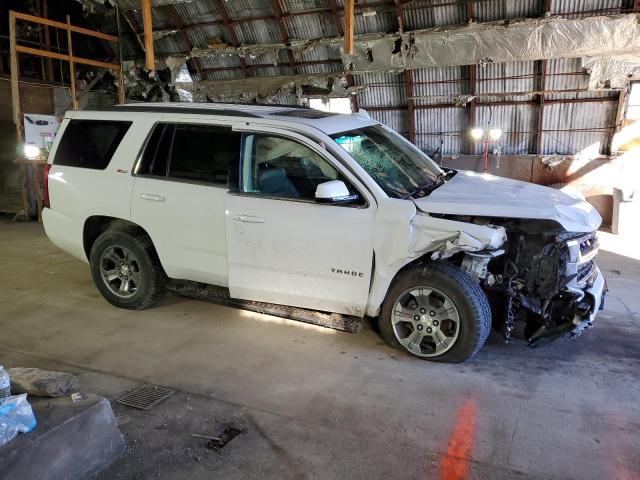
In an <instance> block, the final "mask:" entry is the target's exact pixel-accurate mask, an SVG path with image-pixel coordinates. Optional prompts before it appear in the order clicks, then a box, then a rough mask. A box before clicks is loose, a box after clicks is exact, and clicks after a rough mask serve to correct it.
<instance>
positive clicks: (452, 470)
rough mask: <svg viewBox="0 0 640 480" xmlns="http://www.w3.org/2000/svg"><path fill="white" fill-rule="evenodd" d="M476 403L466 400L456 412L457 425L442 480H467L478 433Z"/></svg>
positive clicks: (452, 435) (443, 461) (441, 473)
mask: <svg viewBox="0 0 640 480" xmlns="http://www.w3.org/2000/svg"><path fill="white" fill-rule="evenodd" d="M476 410H477V408H476V402H475V401H474V400H466V401H465V402H464V403H463V404H462V406H461V407H460V408H459V409H458V411H457V412H456V424H455V427H454V428H453V432H452V433H451V437H450V438H449V443H448V445H447V452H446V453H445V456H444V458H443V460H442V467H441V469H440V478H441V480H467V479H468V478H469V461H470V460H471V452H472V450H473V441H474V438H475V433H476Z"/></svg>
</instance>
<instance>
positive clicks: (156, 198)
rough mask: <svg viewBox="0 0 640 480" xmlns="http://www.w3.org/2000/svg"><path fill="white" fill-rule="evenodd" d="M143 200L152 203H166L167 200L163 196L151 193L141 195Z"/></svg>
mask: <svg viewBox="0 0 640 480" xmlns="http://www.w3.org/2000/svg"><path fill="white" fill-rule="evenodd" d="M140 198H141V199H143V200H149V201H150V202H164V201H165V200H166V198H165V197H163V196H162V195H153V194H151V193H143V194H142V195H140Z"/></svg>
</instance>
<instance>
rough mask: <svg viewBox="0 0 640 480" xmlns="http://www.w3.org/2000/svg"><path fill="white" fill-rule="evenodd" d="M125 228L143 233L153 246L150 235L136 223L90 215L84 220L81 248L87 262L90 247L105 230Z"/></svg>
mask: <svg viewBox="0 0 640 480" xmlns="http://www.w3.org/2000/svg"><path fill="white" fill-rule="evenodd" d="M125 228H128V229H131V228H133V229H135V230H137V231H139V232H140V233H143V234H144V235H146V236H147V237H148V238H149V240H150V241H151V244H152V245H153V239H152V238H151V235H149V233H148V232H147V231H146V230H145V229H144V228H142V227H141V226H140V225H138V224H137V223H134V222H132V221H130V220H125V219H124V218H117V217H109V216H105V215H92V216H90V217H88V218H87V219H86V220H85V222H84V226H83V228H82V246H83V248H84V253H85V255H86V256H87V260H90V256H91V247H93V244H94V243H95V241H96V240H97V239H98V237H99V236H100V235H102V234H103V233H104V232H106V231H107V230H111V229H125ZM153 249H154V251H155V250H156V249H155V246H154V247H153ZM156 255H157V251H156ZM161 263H162V261H161Z"/></svg>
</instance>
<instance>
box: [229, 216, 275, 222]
mask: <svg viewBox="0 0 640 480" xmlns="http://www.w3.org/2000/svg"><path fill="white" fill-rule="evenodd" d="M233 219H234V220H235V221H236V222H246V223H266V221H267V219H266V218H264V217H254V216H253V215H236V216H235V217H234V218H233Z"/></svg>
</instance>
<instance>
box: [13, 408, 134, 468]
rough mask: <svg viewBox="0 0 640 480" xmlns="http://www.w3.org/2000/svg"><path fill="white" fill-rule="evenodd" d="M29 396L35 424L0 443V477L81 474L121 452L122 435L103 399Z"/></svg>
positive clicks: (123, 445)
mask: <svg viewBox="0 0 640 480" xmlns="http://www.w3.org/2000/svg"><path fill="white" fill-rule="evenodd" d="M29 401H30V402H31V405H32V407H33V412H34V414H35V416H36V420H37V421H38V426H37V427H36V429H35V430H33V431H32V432H29V433H27V434H20V435H18V436H17V437H16V438H15V439H13V440H12V441H11V442H9V443H8V444H6V445H4V446H3V447H1V448H0V479H10V478H11V479H19V478H20V479H22V478H24V479H27V478H28V479H31V480H40V479H42V480H45V479H46V480H59V479H60V480H76V479H85V478H88V477H89V476H91V475H94V474H96V473H97V472H99V471H100V470H102V469H103V468H105V467H106V466H108V465H109V464H111V463H112V462H113V461H114V460H115V459H117V458H118V457H120V456H121V455H122V454H123V453H124V450H125V441H124V437H123V436H122V434H121V433H120V430H118V426H117V422H116V418H115V415H114V414H113V410H112V409H111V404H110V403H109V401H108V400H107V399H106V398H104V397H100V396H96V395H85V396H84V398H83V399H82V400H80V401H78V402H76V403H73V402H72V401H71V398H69V397H62V398H55V399H54V398H37V397H29Z"/></svg>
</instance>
